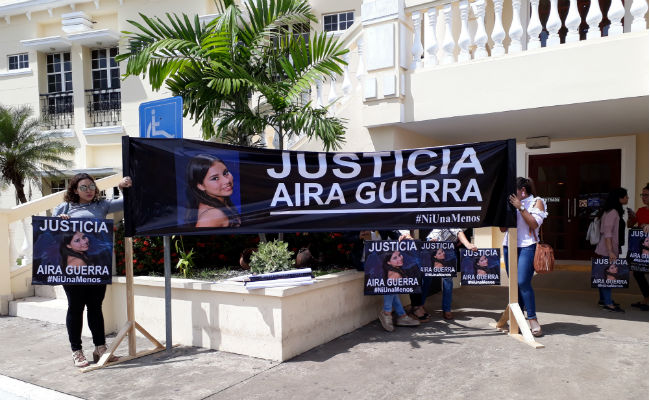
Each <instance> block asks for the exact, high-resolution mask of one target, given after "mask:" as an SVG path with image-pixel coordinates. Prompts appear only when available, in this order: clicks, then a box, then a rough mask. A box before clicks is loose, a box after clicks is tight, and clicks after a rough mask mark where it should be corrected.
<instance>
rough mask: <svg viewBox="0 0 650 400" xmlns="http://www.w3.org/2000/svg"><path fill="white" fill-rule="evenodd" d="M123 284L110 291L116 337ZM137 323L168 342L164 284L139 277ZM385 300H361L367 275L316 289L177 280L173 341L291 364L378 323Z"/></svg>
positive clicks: (340, 277)
mask: <svg viewBox="0 0 650 400" xmlns="http://www.w3.org/2000/svg"><path fill="white" fill-rule="evenodd" d="M125 281H126V279H125V278H124V277H114V279H113V285H112V286H110V291H111V296H110V297H108V296H107V300H108V299H109V298H110V299H111V300H110V301H111V302H112V304H111V307H106V306H107V304H105V307H104V309H105V310H106V309H107V308H109V309H110V310H111V311H110V312H112V313H114V315H112V316H106V318H105V319H106V320H107V321H114V324H115V326H114V327H113V329H114V330H118V329H119V328H120V327H121V326H122V325H123V324H124V323H125V322H126V285H125ZM134 293H135V296H134V297H135V319H136V321H137V322H138V323H139V324H140V325H142V326H143V327H144V328H145V329H146V330H147V331H149V332H150V333H151V334H152V335H154V337H156V338H157V339H158V340H161V341H162V340H164V339H165V312H164V310H165V307H164V299H165V297H164V279H163V278H159V277H136V278H135V280H134ZM380 301H381V296H364V295H363V273H362V272H358V271H352V270H350V271H343V272H339V273H335V274H330V275H325V276H322V277H318V278H316V279H315V283H314V284H313V285H308V286H296V287H287V288H267V289H255V290H250V291H249V290H247V289H245V288H244V286H243V285H242V284H241V283H235V282H219V283H209V282H204V281H195V280H186V279H172V321H173V322H172V341H173V342H174V343H175V344H176V343H179V344H182V345H188V346H199V347H206V348H211V349H216V350H221V351H227V352H232V353H238V354H244V355H248V356H253V357H259V358H265V359H270V360H276V361H284V360H288V359H290V358H292V357H294V356H296V355H298V354H301V353H303V352H305V351H307V350H309V349H311V348H314V347H316V346H318V345H320V344H323V343H326V342H328V341H330V340H332V339H335V338H337V337H339V336H341V335H344V334H346V333H348V332H351V331H353V330H355V329H357V328H359V327H361V326H363V325H365V324H367V323H369V322H370V321H372V320H374V319H376V318H377V310H378V308H379V304H380Z"/></svg>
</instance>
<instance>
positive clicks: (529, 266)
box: [501, 177, 548, 337]
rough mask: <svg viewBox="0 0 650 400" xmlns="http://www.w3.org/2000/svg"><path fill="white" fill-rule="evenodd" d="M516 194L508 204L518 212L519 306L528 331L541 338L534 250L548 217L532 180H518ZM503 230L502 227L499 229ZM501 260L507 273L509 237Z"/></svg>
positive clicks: (504, 244) (504, 242) (544, 204)
mask: <svg viewBox="0 0 650 400" xmlns="http://www.w3.org/2000/svg"><path fill="white" fill-rule="evenodd" d="M516 187H517V192H516V193H514V194H511V195H510V197H509V201H510V204H511V205H512V206H513V207H514V208H515V209H516V210H517V266H518V269H517V283H518V285H519V303H520V305H521V306H522V309H523V308H525V309H526V313H527V319H528V323H529V325H530V330H531V332H532V333H533V335H534V336H537V337H538V336H542V327H541V326H540V325H539V322H538V321H537V314H536V312H535V311H536V310H535V292H534V291H533V285H532V280H533V275H534V273H535V268H534V267H533V261H534V259H535V249H536V248H537V242H538V239H537V238H538V237H539V228H540V226H542V223H543V222H544V219H546V217H547V216H548V213H547V212H546V203H544V200H543V199H542V198H541V197H536V196H535V190H534V187H533V181H532V180H531V179H528V178H523V177H518V178H517V183H516ZM501 230H502V231H505V228H501ZM503 257H504V259H505V262H506V271H508V235H505V238H504V241H503Z"/></svg>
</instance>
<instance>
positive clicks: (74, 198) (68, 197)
mask: <svg viewBox="0 0 650 400" xmlns="http://www.w3.org/2000/svg"><path fill="white" fill-rule="evenodd" d="M84 179H90V181H91V182H92V183H93V185H95V197H93V201H99V188H98V187H97V184H96V183H95V180H94V179H93V177H92V176H90V175H88V174H85V173H83V172H82V173H80V174H77V175H75V176H73V177H72V179H70V184H68V189H67V190H66V192H65V195H64V196H63V200H65V201H67V202H68V203H79V195H78V194H77V193H75V192H74V191H75V190H77V189H78V186H79V181H82V180H84Z"/></svg>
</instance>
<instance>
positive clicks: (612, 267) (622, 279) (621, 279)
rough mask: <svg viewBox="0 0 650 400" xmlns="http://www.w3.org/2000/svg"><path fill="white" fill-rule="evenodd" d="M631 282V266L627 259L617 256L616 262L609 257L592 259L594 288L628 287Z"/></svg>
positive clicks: (592, 282)
mask: <svg viewBox="0 0 650 400" xmlns="http://www.w3.org/2000/svg"><path fill="white" fill-rule="evenodd" d="M629 282H630V268H629V266H628V265H627V260H626V259H624V258H617V259H616V260H615V261H614V262H611V261H609V258H607V257H599V258H595V257H594V258H592V259H591V287H592V288H627V287H629Z"/></svg>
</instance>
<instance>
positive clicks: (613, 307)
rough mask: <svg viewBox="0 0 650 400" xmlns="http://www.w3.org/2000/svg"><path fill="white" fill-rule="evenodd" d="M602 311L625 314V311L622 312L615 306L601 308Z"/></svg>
mask: <svg viewBox="0 0 650 400" xmlns="http://www.w3.org/2000/svg"><path fill="white" fill-rule="evenodd" d="M603 310H607V311H609V312H620V313H624V312H625V310H623V309H622V308H621V307H619V306H617V305H616V304H614V305H612V306H603Z"/></svg>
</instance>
